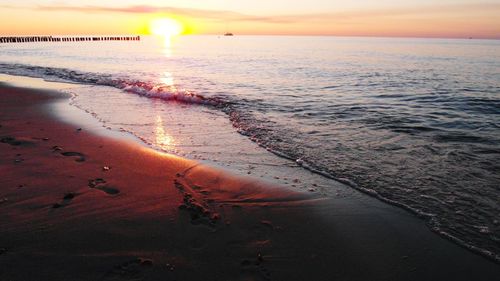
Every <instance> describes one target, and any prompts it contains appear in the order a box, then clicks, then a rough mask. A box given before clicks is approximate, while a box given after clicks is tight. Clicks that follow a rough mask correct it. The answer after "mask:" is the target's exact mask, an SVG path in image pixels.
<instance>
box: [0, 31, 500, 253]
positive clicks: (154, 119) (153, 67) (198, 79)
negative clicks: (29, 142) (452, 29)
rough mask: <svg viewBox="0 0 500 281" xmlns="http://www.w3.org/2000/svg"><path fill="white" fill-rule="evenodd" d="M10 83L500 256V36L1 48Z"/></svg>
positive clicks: (177, 147) (188, 151)
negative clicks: (351, 195)
mask: <svg viewBox="0 0 500 281" xmlns="http://www.w3.org/2000/svg"><path fill="white" fill-rule="evenodd" d="M0 73H3V74H10V75H17V76H29V77H37V78H42V79H45V80H47V81H57V82H66V83H71V84H72V85H73V86H72V87H70V88H67V89H65V90H64V91H67V92H68V93H70V94H71V96H72V98H71V105H73V106H75V107H76V108H79V109H81V110H82V111H83V112H86V113H88V115H89V116H92V117H93V118H95V119H96V120H99V122H101V124H102V126H104V127H105V128H107V129H109V130H112V131H121V132H125V133H127V134H130V135H133V136H134V137H135V138H137V139H138V140H140V141H141V142H143V143H144V144H146V145H148V146H150V147H152V148H154V149H157V150H160V151H163V152H166V153H171V154H175V155H178V156H181V157H186V158H190V159H196V160H199V161H202V162H207V163H211V164H213V165H217V166H221V167H225V168H227V169H230V170H232V171H234V172H235V173H239V174H243V175H250V176H252V177H257V178H263V179H265V180H271V181H274V182H276V183H279V184H282V185H287V186H289V187H290V188H297V189H301V190H304V191H306V192H321V193H323V194H326V195H328V194H329V192H330V189H329V184H328V181H326V180H325V179H328V180H335V181H337V182H342V183H343V184H345V185H347V186H348V187H347V188H348V189H350V190H358V191H362V192H364V193H367V194H369V195H371V196H374V197H376V198H378V199H380V200H382V201H384V202H387V203H389V204H393V205H396V206H399V207H401V208H404V209H406V210H408V211H410V212H411V213H413V214H415V215H416V216H419V217H420V218H422V219H423V220H425V221H426V223H427V225H428V226H429V227H430V229H432V230H433V231H435V232H437V233H439V234H441V235H443V236H445V237H447V238H449V239H451V240H453V241H455V242H457V243H459V244H461V245H462V246H465V247H468V248H470V249H472V250H475V251H477V252H480V253H482V254H484V255H486V256H489V257H491V258H493V259H496V260H497V261H499V260H500V41H498V40H475V39H411V38H360V37H319V36H316V37H301V36H216V35H212V36H181V37H177V38H172V39H170V40H168V39H165V38H156V37H148V36H143V37H142V38H141V41H137V42H136V41H130V42H129V41H111V42H57V43H53V42H46V43H17V44H0ZM138 169H140V167H138ZM332 190H333V189H332ZM332 192H333V191H332ZM337 192H338V191H337ZM356 192H357V191H356Z"/></svg>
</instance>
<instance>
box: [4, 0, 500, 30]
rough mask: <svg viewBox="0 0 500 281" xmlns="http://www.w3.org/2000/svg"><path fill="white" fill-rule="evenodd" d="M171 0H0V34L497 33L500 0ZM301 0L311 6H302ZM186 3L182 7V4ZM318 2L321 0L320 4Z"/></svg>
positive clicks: (499, 22)
mask: <svg viewBox="0 0 500 281" xmlns="http://www.w3.org/2000/svg"><path fill="white" fill-rule="evenodd" d="M19 2H22V4H19ZM171 2H174V4H175V3H179V5H170V6H158V5H157V4H156V5H155V3H159V2H158V1H127V0H122V1H114V0H110V1H93V0H89V1H56V2H54V1H29V0H27V1H8V0H6V1H2V4H0V20H1V24H0V34H2V35H28V34H37V35H39V34H50V35H65V34H68V35H70V34H130V33H140V34H144V33H147V31H148V28H147V27H148V24H149V22H150V21H151V20H152V19H154V18H158V17H174V18H176V19H178V20H180V21H181V22H183V24H184V25H185V27H186V31H187V33H193V34H221V33H224V32H226V31H231V32H233V33H236V34H238V35H241V34H279V35H339V36H398V37H458V38H467V37H474V38H496V39H500V16H498V15H500V0H499V1H496V3H495V2H494V1H493V2H489V3H476V2H477V1H467V0H463V1H458V0H457V1H451V0H450V1H446V0H443V1H442V3H440V4H432V2H428V1H425V0H422V1H419V2H415V1H413V0H407V1H404V0H400V1H397V2H394V3H393V2H392V1H391V0H379V1H369V0H364V1H363V0H360V1H359V3H361V2H363V3H365V4H363V5H361V4H358V6H352V5H351V6H349V4H342V1H341V2H337V1H336V0H328V1H326V0H309V1H307V2H306V1H293V0H289V1H288V2H286V3H289V5H288V6H287V7H286V8H280V7H277V4H276V3H279V2H280V0H277V1H276V2H273V1H270V2H273V3H275V4H274V5H272V4H271V5H266V4H265V2H264V1H262V0H255V3H256V4H255V5H249V4H248V3H249V2H248V1H247V2H241V3H240V5H239V6H238V5H237V4H238V0H234V1H233V2H231V3H233V4H232V5H230V7H229V8H232V9H233V10H229V9H222V8H223V7H224V5H223V4H224V1H222V2H221V1H218V0H205V1H198V2H203V3H204V4H200V3H197V2H193V1H189V0H184V2H183V1H163V2H162V3H171ZM225 2H226V3H227V2H228V1H225ZM304 2H306V3H310V5H305V4H304ZM343 2H345V1H343ZM406 2H407V3H406ZM424 2H425V3H424ZM427 2H428V3H427ZM433 2H435V1H433ZM54 3H57V4H54ZM99 3H104V4H101V5H99ZM137 3H139V4H140V5H137ZM235 3H236V4H235ZM267 3H269V1H267ZM375 3H379V4H375ZM397 3H399V4H397ZM401 3H402V4H401ZM405 3H406V4H405ZM417 3H420V4H417ZM422 3H423V4H422ZM181 4H183V5H184V6H180V5H181ZM314 4H316V5H314ZM294 5H295V6H294ZM318 5H323V9H322V8H321V6H319V7H318ZM219 8H220V9H219Z"/></svg>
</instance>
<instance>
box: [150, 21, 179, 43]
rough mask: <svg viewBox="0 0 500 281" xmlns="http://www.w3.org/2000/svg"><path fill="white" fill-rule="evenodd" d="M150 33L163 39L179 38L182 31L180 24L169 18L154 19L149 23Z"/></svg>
mask: <svg viewBox="0 0 500 281" xmlns="http://www.w3.org/2000/svg"><path fill="white" fill-rule="evenodd" d="M150 31H151V33H152V34H154V35H157V36H162V37H165V38H172V37H174V36H179V35H181V34H182V32H183V31H184V27H183V26H182V24H181V23H180V22H178V21H176V20H174V19H171V18H161V19H155V20H153V21H152V22H151V25H150Z"/></svg>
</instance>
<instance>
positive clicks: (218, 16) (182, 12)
mask: <svg viewBox="0 0 500 281" xmlns="http://www.w3.org/2000/svg"><path fill="white" fill-rule="evenodd" d="M36 9H37V10H40V11H73V12H85V13H110V12H111V13H130V14H156V13H166V14H174V15H179V16H186V17H193V18H204V19H209V20H215V21H226V20H230V21H258V22H271V23H273V22H274V23H289V22H291V21H292V20H291V19H285V18H280V17H272V16H254V15H246V14H243V13H238V12H233V11H215V10H203V9H191V8H176V7H161V6H147V5H141V6H129V7H105V6H38V7H37V8H36Z"/></svg>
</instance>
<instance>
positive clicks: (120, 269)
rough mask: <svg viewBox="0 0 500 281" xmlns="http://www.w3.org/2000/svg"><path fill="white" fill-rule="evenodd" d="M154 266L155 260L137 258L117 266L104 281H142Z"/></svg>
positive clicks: (107, 274)
mask: <svg viewBox="0 0 500 281" xmlns="http://www.w3.org/2000/svg"><path fill="white" fill-rule="evenodd" d="M152 266H153V260H150V259H144V258H136V259H133V260H130V261H127V262H124V263H122V264H120V265H118V266H115V267H114V268H113V269H112V270H111V271H109V272H108V273H106V275H105V276H104V278H103V280H142V278H144V275H145V272H146V271H147V270H148V269H149V268H151V267H152Z"/></svg>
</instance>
